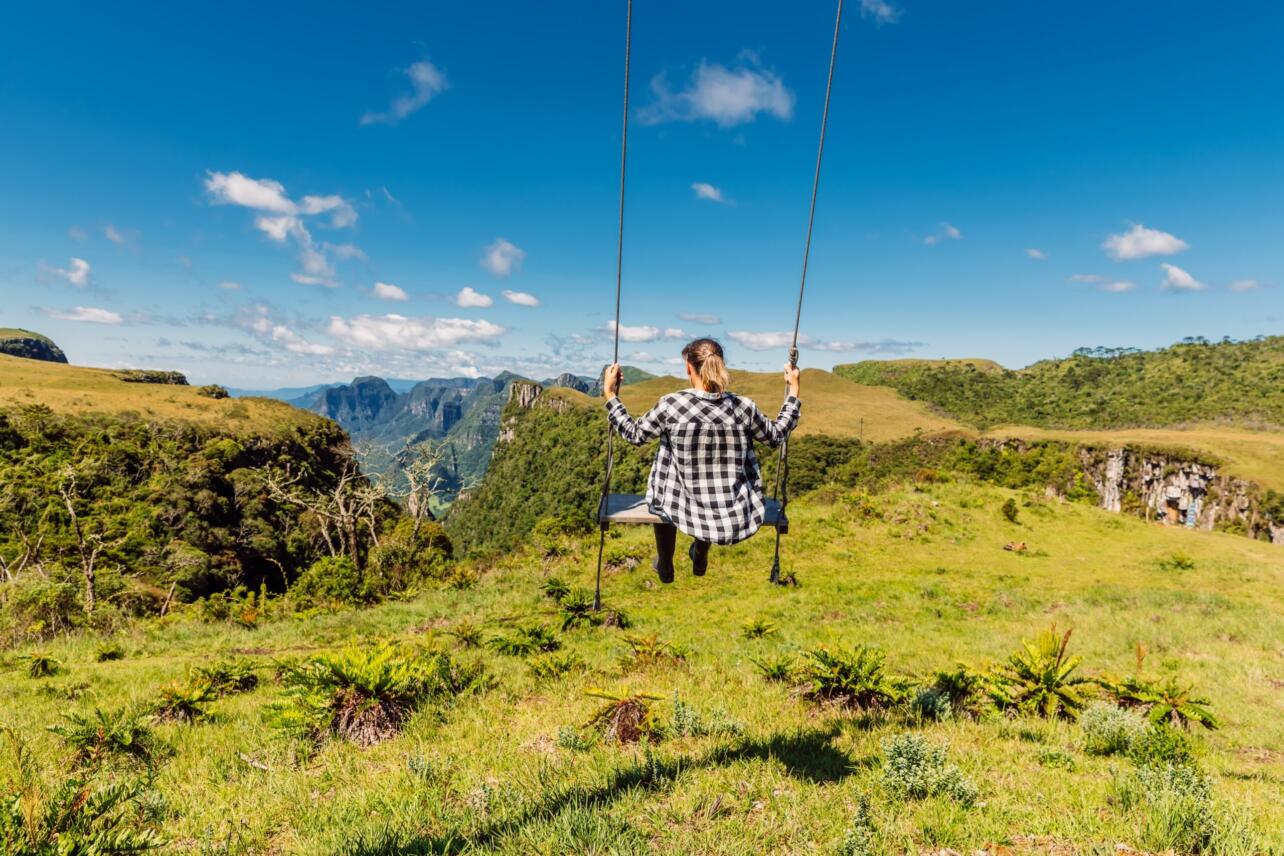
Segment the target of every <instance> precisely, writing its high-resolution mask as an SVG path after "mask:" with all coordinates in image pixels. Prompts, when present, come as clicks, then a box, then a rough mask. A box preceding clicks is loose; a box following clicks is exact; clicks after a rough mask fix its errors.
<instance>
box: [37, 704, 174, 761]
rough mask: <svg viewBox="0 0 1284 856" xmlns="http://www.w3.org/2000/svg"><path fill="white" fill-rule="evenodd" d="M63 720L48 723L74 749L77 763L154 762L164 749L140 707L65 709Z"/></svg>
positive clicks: (73, 759) (73, 756) (73, 752)
mask: <svg viewBox="0 0 1284 856" xmlns="http://www.w3.org/2000/svg"><path fill="white" fill-rule="evenodd" d="M62 716H63V722H62V723H60V724H57V725H50V726H48V728H49V730H50V731H52V732H53V733H54V734H57V735H58V736H59V737H61V738H62V739H63V741H64V742H65V743H66V744H67V746H68V747H70V749H71V750H72V761H73V763H75V764H76V765H78V766H89V767H93V766H98V765H99V764H102V763H105V762H108V761H126V762H133V763H141V764H151V763H152V762H153V761H155V760H157V759H159V757H160V756H161V755H162V754H163V753H164V751H165V746H164V744H162V743H161V742H160V741H159V740H157V739H156V735H155V734H154V733H153V732H152V728H151V726H150V725H149V724H148V722H147V715H146V713H144V712H143V711H141V710H135V709H131V708H118V709H116V710H103V709H102V708H95V709H94V712H93V713H89V714H80V713H74V712H71V713H64V714H63V715H62Z"/></svg>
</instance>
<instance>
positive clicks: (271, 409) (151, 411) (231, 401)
mask: <svg viewBox="0 0 1284 856" xmlns="http://www.w3.org/2000/svg"><path fill="white" fill-rule="evenodd" d="M3 332H4V331H0V335H2V334H3ZM29 404H43V405H46V406H48V407H50V408H52V409H53V410H54V411H55V412H57V413H69V414H83V413H109V414H119V413H136V414H138V415H140V416H142V417H144V418H148V419H178V420H183V421H186V422H195V423H199V424H202V425H212V426H218V427H220V428H223V429H225V430H226V431H227V433H231V434H238V435H251V434H264V433H276V432H278V431H281V430H288V429H290V428H291V427H293V426H297V425H303V424H308V423H311V422H314V421H316V420H319V419H320V418H321V417H319V416H317V415H315V414H313V413H309V412H307V411H305V410H299V409H298V408H296V407H293V406H291V405H289V404H286V403H284V402H280V401H275V400H271V399H266V398H227V399H213V398H208V397H206V396H202V395H200V394H199V393H198V392H197V387H194V386H175V385H171V384H147V383H126V382H124V381H122V380H121V379H120V378H119V377H117V375H116V373H115V372H113V371H112V370H110V369H94V368H85V367H83V366H71V365H67V364H65V363H48V362H41V361H38V360H26V359H21V358H19V357H10V356H6V355H4V354H0V410H4V409H6V408H10V407H23V406H26V405H29Z"/></svg>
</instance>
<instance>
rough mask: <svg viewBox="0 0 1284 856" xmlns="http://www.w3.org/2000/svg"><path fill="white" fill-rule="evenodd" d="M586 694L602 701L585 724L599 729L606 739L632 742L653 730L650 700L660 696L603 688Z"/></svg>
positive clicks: (653, 716)
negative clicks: (611, 690) (612, 690)
mask: <svg viewBox="0 0 1284 856" xmlns="http://www.w3.org/2000/svg"><path fill="white" fill-rule="evenodd" d="M586 694H587V695H589V696H591V697H593V698H597V699H602V700H603V701H605V704H603V705H601V706H600V707H599V708H598V709H597V710H596V711H594V713H593V716H592V717H591V718H590V719H589V721H588V723H587V726H586V727H588V728H591V729H595V730H597V731H598V732H600V733H601V734H602V737H603V739H605V740H606V742H608V743H621V744H629V743H636V742H638V741H639V740H641V739H642V738H643V737H648V738H649V737H651V736H653V735H654V734H655V733H656V730H657V723H656V717H655V708H654V703H655V702H657V701H663V700H664V696H660V695H652V694H650V693H630V692H628V691H621V692H610V691H607V690H603V689H591V690H588V691H587V693H586Z"/></svg>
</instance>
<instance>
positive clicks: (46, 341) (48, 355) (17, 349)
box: [0, 329, 67, 363]
mask: <svg viewBox="0 0 1284 856" xmlns="http://www.w3.org/2000/svg"><path fill="white" fill-rule="evenodd" d="M0 354H8V355H9V356H11V357H22V358H23V359H27V360H44V361H45V362H47V363H65V362H67V355H66V354H64V353H63V352H62V348H59V347H58V346H57V345H55V344H54V343H53V340H52V339H50V338H48V337H46V336H42V335H40V334H39V333H33V332H31V331H30V330H17V329H0Z"/></svg>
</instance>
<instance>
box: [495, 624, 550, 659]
mask: <svg viewBox="0 0 1284 856" xmlns="http://www.w3.org/2000/svg"><path fill="white" fill-rule="evenodd" d="M488 644H489V645H490V647H491V650H493V651H495V652H496V653H497V654H504V655H505V656H508V657H529V656H530V655H531V654H540V653H548V652H549V651H556V650H557V649H558V648H561V647H562V643H561V642H560V641H558V638H557V637H556V636H554V635H553V632H552V631H551V630H549V629H548V628H547V627H542V626H540V625H538V624H532V625H529V626H526V627H518V628H517V629H516V630H514V631H513V632H512V633H511V634H509V635H507V636H494V637H491V640H490V642H489V643H488Z"/></svg>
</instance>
